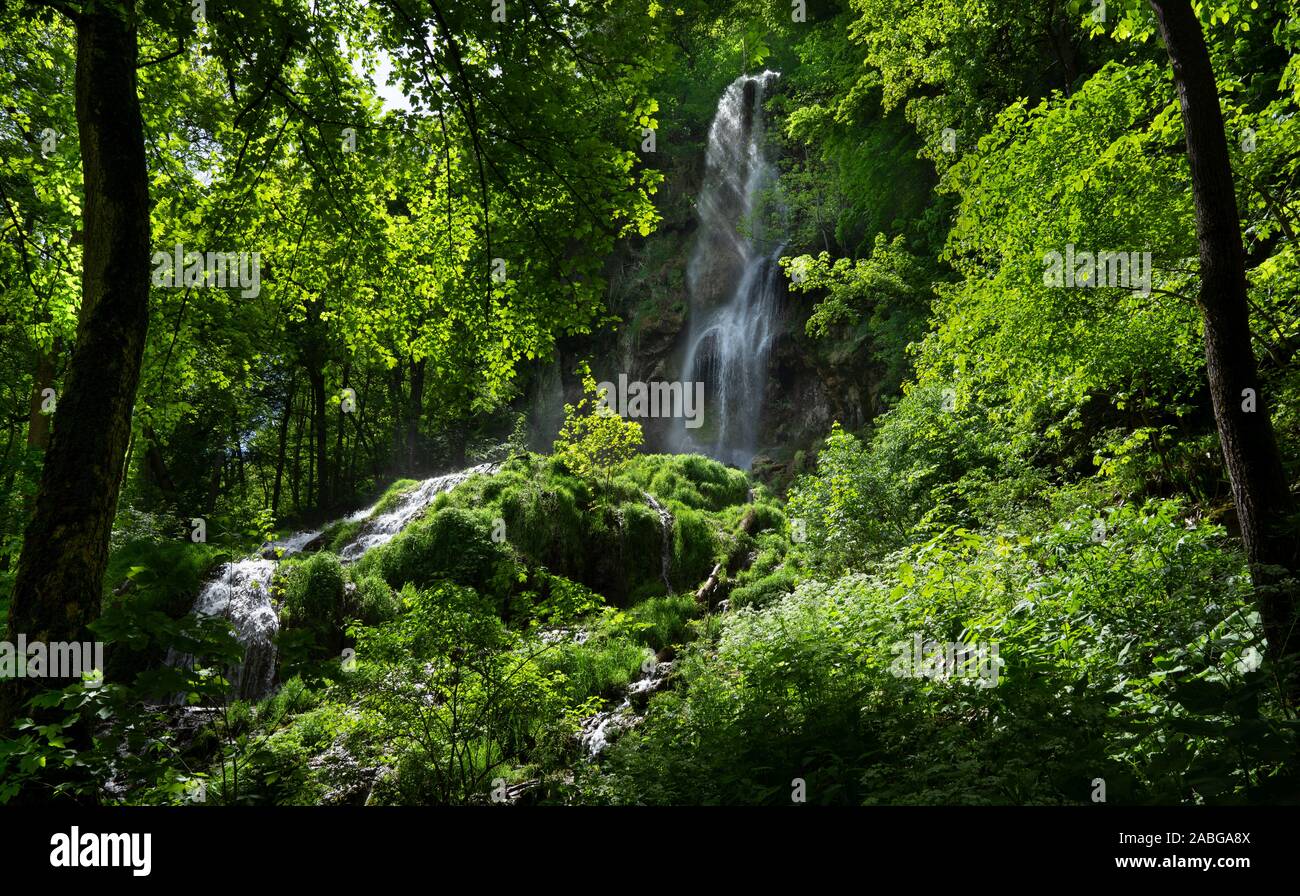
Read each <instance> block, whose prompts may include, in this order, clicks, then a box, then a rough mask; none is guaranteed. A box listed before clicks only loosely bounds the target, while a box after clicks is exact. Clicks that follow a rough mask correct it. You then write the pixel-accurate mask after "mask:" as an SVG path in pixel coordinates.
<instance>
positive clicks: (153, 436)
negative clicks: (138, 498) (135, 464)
mask: <svg viewBox="0 0 1300 896" xmlns="http://www.w3.org/2000/svg"><path fill="white" fill-rule="evenodd" d="M144 440H145V449H144V459H145V464H146V469H148V471H149V479H150V481H152V482H153V484H154V485H155V486H157V487H158V490H159V491H160V492H162V495H163V500H164V501H166V502H167V503H168V504H170V505H171V506H172V507H178V506H179V503H180V502H179V501H178V500H177V495H176V482H175V480H173V479H172V475H171V471H169V470H168V469H167V461H166V459H165V458H164V457H163V453H162V447H161V445H160V444H159V442H160V440H159V438H158V434H157V433H156V432H154V430H153V427H152V426H146V427H145V428H144Z"/></svg>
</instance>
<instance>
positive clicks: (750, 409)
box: [675, 71, 785, 467]
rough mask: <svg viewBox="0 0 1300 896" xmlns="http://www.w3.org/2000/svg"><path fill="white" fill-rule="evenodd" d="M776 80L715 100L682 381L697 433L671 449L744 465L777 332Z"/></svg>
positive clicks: (753, 80) (751, 80)
mask: <svg viewBox="0 0 1300 896" xmlns="http://www.w3.org/2000/svg"><path fill="white" fill-rule="evenodd" d="M778 77H779V75H778V74H777V73H776V72H771V71H765V72H763V73H762V74H759V75H743V76H741V77H739V78H737V79H736V80H735V81H733V82H732V83H731V85H730V86H729V87H727V89H726V90H725V91H724V92H723V94H722V98H721V99H719V100H718V109H717V112H716V113H715V114H714V117H713V123H712V125H711V126H710V127H709V144H708V151H707V155H706V159H705V175H704V185H703V188H702V189H701V192H700V197H699V202H698V216H699V222H700V227H699V235H698V238H697V241H696V244H695V248H694V251H693V253H692V256H691V259H690V263H689V265H688V267H687V271H686V275H687V276H686V282H687V288H688V290H689V293H690V309H691V313H690V323H689V325H688V327H687V333H686V339H685V343H684V345H685V348H684V354H683V356H682V364H681V371H682V378H683V379H684V380H685V381H687V382H703V383H704V384H705V405H704V421H705V422H704V426H703V427H701V428H700V429H698V430H691V429H687V428H685V427H684V426H683V427H682V428H681V429H680V430H678V431H677V432H676V438H675V448H676V450H678V451H690V452H699V453H703V454H708V455H710V456H712V457H714V458H717V459H718V460H721V461H723V462H725V463H731V464H735V465H736V466H739V467H748V466H749V464H750V462H751V461H752V460H753V458H754V453H755V452H756V450H757V448H758V433H759V423H760V420H761V416H762V406H763V393H764V391H765V389H766V386H767V375H768V359H769V357H770V354H771V349H772V343H773V341H774V340H775V337H776V335H777V332H778V314H779V310H780V308H779V299H780V296H781V290H782V275H781V269H780V266H779V265H778V264H777V259H778V258H779V257H780V254H781V251H782V249H783V248H784V246H785V242H784V239H785V236H784V234H785V221H784V218H785V210H784V208H783V206H782V204H781V201H780V198H779V195H778V194H777V190H776V169H775V168H774V167H773V165H772V164H771V163H770V162H769V161H768V160H767V158H766V156H765V155H764V151H763V141H764V120H763V100H764V97H765V96H766V93H767V91H768V88H769V87H770V85H771V84H772V83H773V82H774V81H775V80H776V79H777V78H778Z"/></svg>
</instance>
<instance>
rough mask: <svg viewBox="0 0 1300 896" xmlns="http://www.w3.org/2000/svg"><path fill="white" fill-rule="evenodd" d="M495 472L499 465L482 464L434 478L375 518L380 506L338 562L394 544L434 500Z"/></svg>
mask: <svg viewBox="0 0 1300 896" xmlns="http://www.w3.org/2000/svg"><path fill="white" fill-rule="evenodd" d="M496 469H497V465H496V464H479V465H478V466H477V467H470V468H469V469H468V470H460V471H458V472H456V473H448V474H446V475H445V476H434V477H433V478H432V479H426V480H424V481H423V482H421V483H420V485H419V486H418V487H416V488H414V489H412V490H411V491H409V492H407V493H406V494H404V495H402V496H401V497H400V498H398V500H397V504H396V506H394V507H393V509H392V510H390V511H388V512H387V513H382V514H379V515H378V516H374V514H375V511H376V510H378V509H379V507H378V505H376V506H374V507H371V508H370V510H369V512H368V513H366V514H365V516H366V517H373V519H371V520H370V521H369V522H368V523H366V524H365V525H364V526H363V527H362V529H361V533H360V534H359V535H357V536H356V537H355V538H353V540H352V541H350V542H348V543H347V544H346V545H344V546H343V549H342V550H341V551H339V559H340V560H342V561H343V562H344V563H351V562H352V561H354V560H357V559H359V558H360V557H361V555H362V554H365V553H366V552H367V551H369V550H371V549H372V548H377V547H379V546H380V545H381V544H387V543H388V542H390V541H392V540H393V536H395V535H396V534H397V533H398V532H401V531H402V530H403V529H405V528H406V526H407V524H408V523H410V522H411V520H413V519H414V518H415V517H416V516H417V515H418V514H420V513H423V512H424V510H425V508H427V507H428V506H429V505H430V504H432V503H433V500H434V498H436V497H438V496H439V495H441V494H442V493H443V492H449V491H451V490H452V489H453V488H455V487H456V486H458V485H460V484H461V483H462V482H464V481H465V480H466V479H468V478H469V477H471V476H474V475H476V474H479V473H483V474H485V475H489V476H490V475H491V474H493V473H495V472H496ZM356 518H357V515H356V514H353V517H352V519H356ZM364 518H365V517H362V519H364Z"/></svg>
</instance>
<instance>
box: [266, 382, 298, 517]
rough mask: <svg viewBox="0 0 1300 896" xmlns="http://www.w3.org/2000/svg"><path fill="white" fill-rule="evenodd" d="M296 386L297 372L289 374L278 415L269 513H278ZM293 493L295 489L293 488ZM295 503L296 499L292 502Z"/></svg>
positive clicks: (276, 514)
mask: <svg viewBox="0 0 1300 896" xmlns="http://www.w3.org/2000/svg"><path fill="white" fill-rule="evenodd" d="M297 387H298V374H297V372H296V371H295V372H292V373H290V374H289V394H288V396H286V397H285V399H284V414H283V415H281V417H280V434H279V439H278V444H277V445H276V450H275V486H274V488H273V489H272V490H271V514H272V516H276V517H278V516H279V514H280V485H281V483H282V482H283V481H284V454H285V448H286V447H287V446H288V444H289V420H290V418H292V417H293V393H294V390H295V389H297ZM294 491H295V493H296V492H297V489H296V488H295V489H294ZM294 504H295V505H296V504H297V501H295V502H294Z"/></svg>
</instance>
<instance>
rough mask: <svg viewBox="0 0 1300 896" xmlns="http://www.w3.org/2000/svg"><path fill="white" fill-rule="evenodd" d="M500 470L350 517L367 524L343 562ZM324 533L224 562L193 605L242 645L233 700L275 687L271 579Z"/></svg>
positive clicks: (232, 673) (179, 661)
mask: <svg viewBox="0 0 1300 896" xmlns="http://www.w3.org/2000/svg"><path fill="white" fill-rule="evenodd" d="M496 469H497V465H495V464H480V465H478V466H476V467H470V468H469V469H467V470H460V471H458V472H455V473H448V474H446V475H443V476H434V477H433V478H431V479H426V480H424V481H423V482H421V483H420V484H419V485H418V486H417V487H416V488H414V489H412V490H411V491H409V492H407V493H406V494H404V495H402V496H400V497H399V498H398V499H397V501H396V503H395V506H394V507H393V508H392V509H391V510H389V511H387V512H385V513H382V514H379V515H378V516H375V515H374V514H375V512H376V511H377V510H378V505H375V506H373V507H370V508H368V509H367V510H364V511H358V512H357V513H354V514H352V515H351V516H349V517H348V518H347V521H349V522H356V521H358V520H362V519H367V520H368V522H366V523H365V525H364V526H363V527H362V529H361V532H360V533H359V534H358V535H357V536H356V537H355V538H354V539H353V540H352V541H351V542H349V543H348V544H347V545H345V546H344V548H343V550H342V551H341V552H340V559H341V560H343V561H344V562H345V563H346V562H352V561H355V560H357V559H359V558H360V557H362V556H363V555H364V554H365V553H366V552H367V551H369V550H371V549H373V548H376V547H378V546H379V545H381V544H386V543H388V542H389V541H392V539H393V537H394V536H396V535H397V533H398V532H400V531H402V529H404V528H406V526H407V525H408V524H409V523H410V522H411V521H412V520H414V519H416V517H418V516H419V515H420V514H421V513H423V512H424V510H426V509H427V508H428V507H429V505H430V504H432V503H433V502H434V500H435V499H436V498H437V497H438V495H440V494H442V493H443V492H449V491H451V490H452V489H453V488H455V487H456V486H458V485H460V484H461V483H462V482H464V481H465V480H466V479H469V478H470V477H471V476H474V475H476V474H479V473H484V474H491V473H493V472H495V471H496ZM321 531H322V530H313V531H309V532H297V533H295V534H293V535H290V536H288V537H287V538H284V539H281V540H279V541H274V542H271V543H269V544H267V545H265V546H263V548H262V550H261V551H259V552H258V555H257V556H255V557H247V558H245V559H243V560H239V561H237V562H234V563H223V564H222V565H221V567H220V568H219V569H218V570H217V574H216V575H215V576H214V577H213V578H212V579H211V580H210V581H209V582H208V583H207V584H206V585H204V586H203V590H202V591H200V592H199V596H198V599H196V600H195V601H194V606H193V608H192V610H191V613H193V614H194V615H196V616H223V617H225V618H226V619H228V620H230V624H231V626H232V627H233V628H234V631H235V637H236V638H237V639H238V641H239V643H240V644H242V645H243V647H244V662H243V664H242V665H240V666H238V667H236V668H234V669H231V670H229V672H228V674H227V678H228V679H229V681H230V682H231V685H232V690H233V693H234V696H235V697H236V698H238V699H240V700H257V699H260V698H262V697H265V696H266V695H267V694H269V693H270V692H271V690H272V689H273V687H274V685H275V668H276V660H277V657H278V653H277V650H276V646H275V636H276V635H277V634H278V633H279V631H280V617H279V613H278V612H277V610H276V608H275V605H274V604H273V603H272V600H271V581H272V579H273V578H274V577H275V573H276V568H277V567H278V566H279V558H282V557H285V556H289V555H291V554H297V553H300V552H301V551H303V550H304V549H305V548H307V547H309V546H310V545H312V544H313V543H314V542H317V541H319V539H320V536H321ZM166 662H167V664H168V665H170V666H188V665H191V664H192V663H193V662H194V658H193V657H192V656H189V655H187V654H180V653H177V652H176V651H169V652H168V654H167V660H166Z"/></svg>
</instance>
